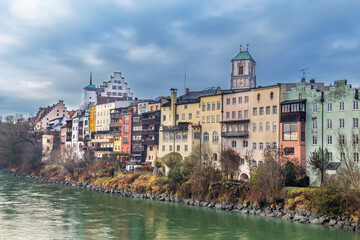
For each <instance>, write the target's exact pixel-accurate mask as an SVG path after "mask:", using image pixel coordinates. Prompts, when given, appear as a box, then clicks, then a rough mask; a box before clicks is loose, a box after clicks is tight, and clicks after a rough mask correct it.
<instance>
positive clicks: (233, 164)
mask: <svg viewBox="0 0 360 240" xmlns="http://www.w3.org/2000/svg"><path fill="white" fill-rule="evenodd" d="M220 166H221V170H222V171H224V172H225V173H226V174H228V178H229V175H230V176H233V175H234V174H235V173H237V172H239V166H240V155H239V154H238V153H237V152H235V151H234V150H233V149H231V148H228V149H226V150H225V151H223V152H222V154H221V157H220Z"/></svg>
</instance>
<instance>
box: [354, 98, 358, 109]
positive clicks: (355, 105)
mask: <svg viewBox="0 0 360 240" xmlns="http://www.w3.org/2000/svg"><path fill="white" fill-rule="evenodd" d="M353 110H359V101H357V100H356V101H353Z"/></svg>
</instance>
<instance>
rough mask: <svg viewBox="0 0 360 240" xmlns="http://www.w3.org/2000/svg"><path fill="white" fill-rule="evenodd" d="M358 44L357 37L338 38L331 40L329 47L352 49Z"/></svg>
mask: <svg viewBox="0 0 360 240" xmlns="http://www.w3.org/2000/svg"><path fill="white" fill-rule="evenodd" d="M359 46H360V40H359V39H340V40H335V41H333V42H332V43H331V44H330V46H329V48H330V49H332V50H352V49H356V48H358V47H359Z"/></svg>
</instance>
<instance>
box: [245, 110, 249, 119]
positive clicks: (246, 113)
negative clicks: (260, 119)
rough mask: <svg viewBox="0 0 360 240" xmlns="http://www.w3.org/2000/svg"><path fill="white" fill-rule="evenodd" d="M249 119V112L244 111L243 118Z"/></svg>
mask: <svg viewBox="0 0 360 240" xmlns="http://www.w3.org/2000/svg"><path fill="white" fill-rule="evenodd" d="M248 117H249V110H244V118H248Z"/></svg>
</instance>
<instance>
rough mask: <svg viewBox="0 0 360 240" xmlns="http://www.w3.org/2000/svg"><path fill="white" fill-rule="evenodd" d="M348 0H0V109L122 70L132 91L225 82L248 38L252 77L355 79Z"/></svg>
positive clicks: (13, 110) (359, 17) (354, 16)
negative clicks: (253, 62) (254, 72)
mask: <svg viewBox="0 0 360 240" xmlns="http://www.w3.org/2000/svg"><path fill="white" fill-rule="evenodd" d="M359 12H360V1H358V0H341V1H337V0H331V1H329V0H316V1H310V0H288V1H286V0H271V1H270V0H217V1H215V0H196V1H193V0H151V1H149V0H91V1H89V0H1V1H0V86H1V87H0V115H9V114H20V113H22V114H24V115H31V114H36V112H37V110H38V108H39V107H45V106H48V105H52V104H54V103H57V102H58V100H60V99H61V100H64V102H65V104H66V105H67V106H68V108H69V109H76V108H77V107H79V106H80V105H81V101H82V92H83V88H84V87H85V86H86V85H87V84H88V83H89V75H90V71H91V72H92V73H93V82H94V83H95V84H96V85H100V84H101V83H102V82H103V81H107V80H108V79H109V76H110V75H112V74H113V73H114V72H122V73H123V76H124V77H125V79H126V81H127V82H128V85H129V86H130V88H131V90H132V91H133V93H134V95H135V96H136V97H138V98H155V97H158V96H168V95H169V94H170V88H178V89H179V92H180V93H183V92H184V75H185V69H186V78H187V84H186V86H187V87H189V88H190V90H202V89H204V88H205V87H210V86H220V87H221V88H223V89H228V88H229V87H230V86H229V85H230V73H231V64H230V63H231V59H232V58H233V57H234V56H235V55H236V54H237V53H238V52H239V46H240V44H242V45H243V49H244V48H245V47H244V46H246V44H249V52H250V54H251V55H252V57H253V58H254V60H255V61H256V64H257V65H256V75H257V84H258V86H259V85H261V86H266V85H272V84H276V83H281V82H297V81H299V80H300V79H301V77H302V73H301V71H300V69H303V68H309V69H308V70H307V74H306V77H307V79H310V78H315V79H316V81H319V82H325V83H328V84H330V83H333V82H334V81H335V80H340V79H347V80H348V83H350V84H352V86H353V87H359V86H360V27H359V26H360V14H359Z"/></svg>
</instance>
